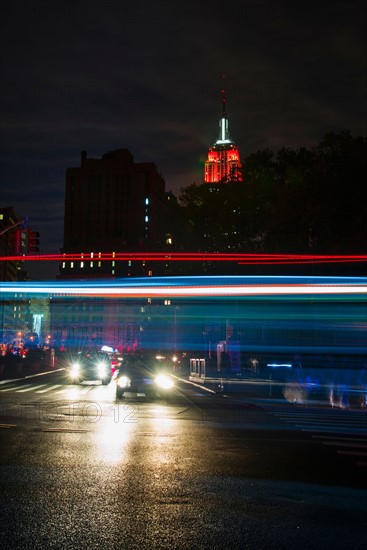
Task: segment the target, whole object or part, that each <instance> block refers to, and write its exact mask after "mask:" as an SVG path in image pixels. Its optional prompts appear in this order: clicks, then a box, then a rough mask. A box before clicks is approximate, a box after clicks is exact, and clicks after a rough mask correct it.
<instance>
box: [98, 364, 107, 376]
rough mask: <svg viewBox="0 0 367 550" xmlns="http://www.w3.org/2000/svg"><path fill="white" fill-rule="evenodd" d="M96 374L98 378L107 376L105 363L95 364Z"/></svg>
mask: <svg viewBox="0 0 367 550" xmlns="http://www.w3.org/2000/svg"><path fill="white" fill-rule="evenodd" d="M97 369H98V374H99V375H100V376H105V375H106V374H107V365H106V363H98V364H97Z"/></svg>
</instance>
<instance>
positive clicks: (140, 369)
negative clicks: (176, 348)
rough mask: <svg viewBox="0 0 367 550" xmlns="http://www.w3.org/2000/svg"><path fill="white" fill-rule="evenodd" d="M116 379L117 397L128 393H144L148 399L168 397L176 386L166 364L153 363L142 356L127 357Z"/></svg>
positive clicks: (117, 372)
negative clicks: (166, 369) (165, 366)
mask: <svg viewBox="0 0 367 550" xmlns="http://www.w3.org/2000/svg"><path fill="white" fill-rule="evenodd" d="M114 380H115V383H116V398H117V399H121V398H122V397H123V396H124V395H125V394H126V393H136V394H138V393H144V395H145V396H146V397H147V398H148V399H156V398H158V397H168V396H169V395H170V394H172V390H173V388H174V380H173V378H172V377H171V376H170V375H169V374H168V373H167V372H165V368H164V365H161V364H158V365H157V364H154V363H151V362H150V361H147V360H146V359H144V358H143V357H140V356H131V357H127V358H125V359H124V361H123V362H122V365H121V367H120V368H119V369H118V370H117V371H116V373H115V376H114Z"/></svg>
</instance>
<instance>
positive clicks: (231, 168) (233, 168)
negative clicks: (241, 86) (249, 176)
mask: <svg viewBox="0 0 367 550" xmlns="http://www.w3.org/2000/svg"><path fill="white" fill-rule="evenodd" d="M221 94H222V114H221V117H220V120H219V136H218V139H217V141H216V142H215V143H214V145H213V147H210V149H209V152H208V158H207V160H206V161H205V168H204V182H205V183H225V182H228V181H242V174H241V160H240V154H239V152H238V149H237V147H236V146H235V144H234V142H233V141H232V140H231V138H230V135H229V132H228V117H227V113H226V96H225V91H224V88H223V87H222V90H221Z"/></svg>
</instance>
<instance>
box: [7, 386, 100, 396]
mask: <svg viewBox="0 0 367 550" xmlns="http://www.w3.org/2000/svg"><path fill="white" fill-rule="evenodd" d="M59 388H60V389H59ZM96 388H98V391H99V392H100V393H102V394H103V393H104V391H105V386H96V385H93V386H79V385H66V386H65V385H63V384H52V385H51V384H18V385H16V386H14V385H13V386H10V387H8V388H1V389H0V394H1V393H5V392H8V393H28V392H34V393H37V394H44V393H48V392H51V393H54V394H55V395H59V394H69V393H73V392H75V393H76V394H78V395H86V394H87V393H89V392H90V391H92V390H94V391H95V390H96Z"/></svg>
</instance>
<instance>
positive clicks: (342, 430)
mask: <svg viewBox="0 0 367 550" xmlns="http://www.w3.org/2000/svg"><path fill="white" fill-rule="evenodd" d="M262 407H263V408H264V409H265V410H266V411H267V412H270V413H272V414H273V415H274V416H275V417H277V418H279V419H281V420H283V421H285V422H286V423H287V424H288V425H289V426H291V427H293V428H295V429H298V430H301V431H303V432H305V433H308V434H310V435H311V436H312V438H314V439H317V440H319V442H320V443H322V445H324V446H326V447H330V448H335V452H336V453H337V454H338V455H340V456H345V457H350V458H352V459H353V458H354V459H355V464H356V465H357V467H366V466H367V462H363V461H360V460H357V459H358V457H364V456H367V452H365V451H364V450H365V449H367V414H366V411H359V410H345V411H340V410H339V409H336V410H333V409H332V410H327V409H319V410H309V409H305V408H302V407H297V408H292V409H291V408H289V409H288V407H284V405H283V406H282V407H281V408H278V409H277V408H276V407H275V406H274V404H272V405H271V404H265V403H264V404H262ZM357 436H359V437H357ZM364 436H365V437H364Z"/></svg>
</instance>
